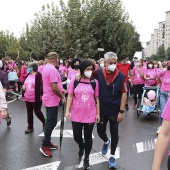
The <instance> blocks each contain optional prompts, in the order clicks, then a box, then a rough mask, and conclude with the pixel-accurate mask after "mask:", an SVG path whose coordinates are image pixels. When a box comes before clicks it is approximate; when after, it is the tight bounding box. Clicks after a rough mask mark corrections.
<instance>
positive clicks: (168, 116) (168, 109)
mask: <svg viewBox="0 0 170 170" xmlns="http://www.w3.org/2000/svg"><path fill="white" fill-rule="evenodd" d="M161 117H162V118H163V119H165V120H168V121H170V97H169V98H168V101H167V102H166V105H165V107H164V110H163V112H162V115H161Z"/></svg>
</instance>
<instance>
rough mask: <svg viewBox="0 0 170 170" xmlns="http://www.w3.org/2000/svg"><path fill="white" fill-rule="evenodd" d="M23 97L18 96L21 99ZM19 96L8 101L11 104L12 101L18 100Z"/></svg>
mask: <svg viewBox="0 0 170 170" xmlns="http://www.w3.org/2000/svg"><path fill="white" fill-rule="evenodd" d="M21 98H22V97H18V99H21ZM18 99H17V98H15V99H13V100H10V101H8V102H7V103H8V104H9V103H12V102H15V101H16V100H18Z"/></svg>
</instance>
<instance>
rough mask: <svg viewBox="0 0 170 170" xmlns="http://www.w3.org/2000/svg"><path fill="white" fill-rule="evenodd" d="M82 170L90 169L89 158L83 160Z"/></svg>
mask: <svg viewBox="0 0 170 170" xmlns="http://www.w3.org/2000/svg"><path fill="white" fill-rule="evenodd" d="M83 169H90V164H89V158H88V159H84V161H83Z"/></svg>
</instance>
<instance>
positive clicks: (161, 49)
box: [157, 45, 166, 60]
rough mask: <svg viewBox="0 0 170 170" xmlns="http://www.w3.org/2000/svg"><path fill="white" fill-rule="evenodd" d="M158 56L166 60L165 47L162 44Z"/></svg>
mask: <svg viewBox="0 0 170 170" xmlns="http://www.w3.org/2000/svg"><path fill="white" fill-rule="evenodd" d="M157 56H158V58H161V59H163V60H165V59H166V58H165V47H164V46H163V45H161V46H160V47H159V48H158V51H157Z"/></svg>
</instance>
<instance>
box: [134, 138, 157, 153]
mask: <svg viewBox="0 0 170 170" xmlns="http://www.w3.org/2000/svg"><path fill="white" fill-rule="evenodd" d="M156 141H157V139H154V140H149V141H144V142H139V143H136V148H137V152H138V153H142V152H146V151H149V150H153V149H155V144H156Z"/></svg>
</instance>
